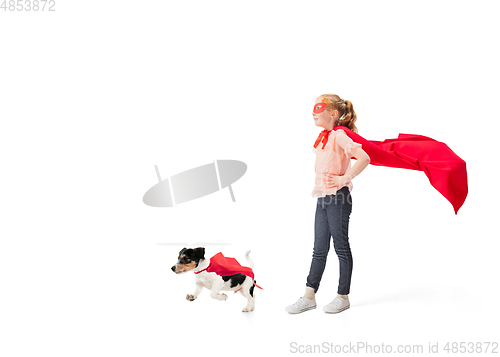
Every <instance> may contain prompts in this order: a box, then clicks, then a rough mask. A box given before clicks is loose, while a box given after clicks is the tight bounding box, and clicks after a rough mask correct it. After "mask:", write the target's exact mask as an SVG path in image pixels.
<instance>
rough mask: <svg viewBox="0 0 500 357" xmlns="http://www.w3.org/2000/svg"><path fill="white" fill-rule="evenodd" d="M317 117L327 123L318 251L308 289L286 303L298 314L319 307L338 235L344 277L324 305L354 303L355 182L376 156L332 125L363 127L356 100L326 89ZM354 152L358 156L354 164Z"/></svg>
mask: <svg viewBox="0 0 500 357" xmlns="http://www.w3.org/2000/svg"><path fill="white" fill-rule="evenodd" d="M313 117H314V123H315V124H316V126H319V127H322V128H324V130H323V131H322V132H321V133H320V135H319V136H318V139H317V140H316V143H315V144H314V148H315V149H316V150H315V152H316V164H315V171H316V179H315V185H314V190H313V192H312V196H313V197H317V198H318V202H317V205H316V217H315V223H314V250H313V258H312V262H311V268H310V270H309V275H308V276H307V283H306V291H305V294H304V296H303V297H301V298H300V299H299V300H298V301H297V302H296V303H295V304H293V305H290V306H287V307H286V311H287V312H289V313H292V314H297V313H300V312H303V311H306V310H310V309H314V308H316V300H315V294H316V292H317V291H318V288H319V283H320V281H321V276H322V275H323V271H324V270H325V265H326V257H327V255H328V251H329V249H330V237H333V246H334V248H335V252H336V253H337V256H338V258H339V262H340V279H339V285H338V290H337V293H338V295H337V297H336V298H335V299H334V300H333V301H332V302H331V303H330V304H328V305H326V306H325V307H324V308H323V310H324V311H325V312H328V313H338V312H341V311H343V310H345V309H348V308H349V306H350V304H349V298H348V294H349V288H350V285H351V274H352V255H351V249H350V247H349V237H348V228H349V216H350V214H351V209H352V200H351V194H350V191H351V190H352V187H353V186H352V183H351V181H352V179H353V178H355V177H356V176H357V175H359V174H360V173H361V172H362V171H363V170H364V169H365V167H366V166H367V165H368V164H369V163H370V157H369V156H368V155H367V154H366V152H365V151H364V150H363V149H362V148H361V144H358V143H355V142H353V141H352V139H351V138H349V136H347V134H346V133H345V131H343V130H342V129H340V128H337V129H336V130H332V129H333V128H334V127H336V126H345V127H347V128H349V129H351V130H352V131H354V132H357V129H356V125H355V124H354V123H355V122H356V113H355V112H354V109H353V106H352V103H351V102H350V101H348V100H343V99H341V98H340V97H339V96H338V95H334V94H323V95H321V96H320V97H318V99H316V104H315V105H314V109H313ZM351 157H355V158H356V159H357V160H356V163H355V164H354V165H353V166H352V167H351V165H350V162H351Z"/></svg>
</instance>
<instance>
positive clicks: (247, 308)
mask: <svg viewBox="0 0 500 357" xmlns="http://www.w3.org/2000/svg"><path fill="white" fill-rule="evenodd" d="M254 308H255V307H254V306H245V307H244V308H243V310H241V311H243V312H250V311H253V309H254Z"/></svg>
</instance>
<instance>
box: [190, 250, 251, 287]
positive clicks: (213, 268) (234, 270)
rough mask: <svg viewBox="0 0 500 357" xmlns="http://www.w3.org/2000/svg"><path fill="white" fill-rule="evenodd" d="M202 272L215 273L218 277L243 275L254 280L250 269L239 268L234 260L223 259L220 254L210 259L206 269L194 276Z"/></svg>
mask: <svg viewBox="0 0 500 357" xmlns="http://www.w3.org/2000/svg"><path fill="white" fill-rule="evenodd" d="M202 271H207V272H208V273H216V274H217V275H220V276H226V275H234V274H243V275H246V276H249V277H250V278H252V280H253V279H254V275H253V271H252V268H249V267H244V266H241V264H240V263H238V261H237V260H236V259H234V258H229V257H225V256H224V255H222V253H220V252H219V253H217V254H215V255H214V256H213V257H212V258H210V264H209V266H208V267H207V268H205V269H203V270H200V271H198V272H196V273H195V274H199V273H201V272H202Z"/></svg>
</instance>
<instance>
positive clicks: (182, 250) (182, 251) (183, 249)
mask: <svg viewBox="0 0 500 357" xmlns="http://www.w3.org/2000/svg"><path fill="white" fill-rule="evenodd" d="M185 250H186V247H184V248H182V249H181V251H180V252H179V257H180V256H181V254H182V253H184V251H185Z"/></svg>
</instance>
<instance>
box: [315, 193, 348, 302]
mask: <svg viewBox="0 0 500 357" xmlns="http://www.w3.org/2000/svg"><path fill="white" fill-rule="evenodd" d="M351 211H352V198H351V194H350V192H349V188H348V187H347V186H344V187H342V188H341V189H340V190H338V191H337V193H336V194H335V195H328V196H326V197H321V198H318V204H317V205H316V217H315V222H314V250H313V258H312V262H311V268H310V270H309V275H308V276H307V283H306V286H309V287H311V288H313V289H314V292H317V291H318V288H319V283H320V281H321V277H322V276H323V271H324V270H325V265H326V257H327V255H328V251H329V250H330V237H333V247H334V248H335V253H337V257H338V258H339V263H340V279H339V285H338V290H337V293H338V294H340V295H347V294H349V289H350V286H351V275H352V254H351V248H350V246H349V236H348V233H349V216H350V215H351Z"/></svg>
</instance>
